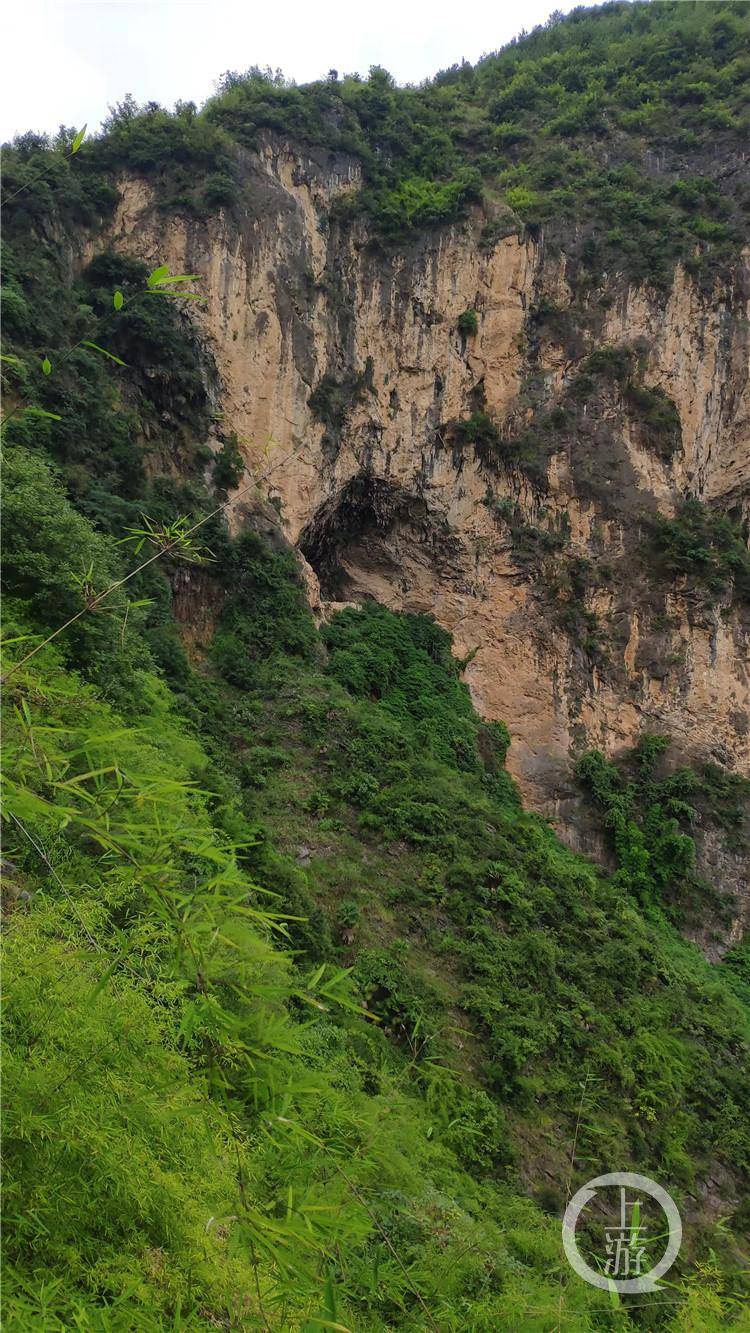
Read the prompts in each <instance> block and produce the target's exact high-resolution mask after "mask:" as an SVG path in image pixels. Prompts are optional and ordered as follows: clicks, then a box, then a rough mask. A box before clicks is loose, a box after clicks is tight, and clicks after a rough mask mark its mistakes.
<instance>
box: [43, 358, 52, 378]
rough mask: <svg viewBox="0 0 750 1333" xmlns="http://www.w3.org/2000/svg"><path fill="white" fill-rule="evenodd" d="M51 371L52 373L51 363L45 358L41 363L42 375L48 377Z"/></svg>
mask: <svg viewBox="0 0 750 1333" xmlns="http://www.w3.org/2000/svg"><path fill="white" fill-rule="evenodd" d="M51 371H52V362H51V361H50V359H49V357H48V356H45V358H44V360H43V362H42V374H43V375H49V374H50V373H51Z"/></svg>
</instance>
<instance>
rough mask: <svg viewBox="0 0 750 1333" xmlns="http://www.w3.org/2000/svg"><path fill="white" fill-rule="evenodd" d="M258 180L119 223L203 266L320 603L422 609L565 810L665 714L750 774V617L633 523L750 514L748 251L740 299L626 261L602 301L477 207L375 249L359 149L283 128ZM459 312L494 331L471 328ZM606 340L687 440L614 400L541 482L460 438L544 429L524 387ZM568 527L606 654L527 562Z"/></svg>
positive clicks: (221, 341)
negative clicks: (653, 430) (555, 318)
mask: <svg viewBox="0 0 750 1333" xmlns="http://www.w3.org/2000/svg"><path fill="white" fill-rule="evenodd" d="M246 171H247V203H246V206H245V209H244V211H243V212H242V215H241V216H237V215H232V216H229V215H224V214H219V215H218V216H215V217H214V218H212V219H210V220H208V221H196V220H195V219H189V220H188V219H186V218H183V217H180V216H167V217H165V214H164V212H163V211H160V210H158V209H157V208H156V207H155V201H154V198H153V196H152V193H151V190H150V188H149V187H147V186H146V185H145V184H144V183H143V182H142V181H139V180H126V181H124V182H123V183H122V197H121V204H120V207H119V209H118V212H117V216H116V219H115V222H114V224H113V228H112V232H111V237H110V239H111V241H112V243H113V244H114V245H115V246H116V247H119V248H122V249H123V250H126V251H128V252H129V253H131V254H134V255H137V256H138V257H140V258H143V259H145V260H147V261H148V262H152V263H153V264H154V265H155V264H157V263H168V264H169V265H170V266H171V268H172V270H173V271H174V272H195V273H199V274H200V275H201V276H202V284H201V290H202V291H203V293H204V296H205V298H206V300H205V303H203V304H201V305H199V304H198V303H192V304H191V307H190V311H189V316H190V318H193V319H194V320H195V322H196V324H197V325H198V326H199V329H200V332H201V335H202V337H203V338H204V339H205V342H206V345H207V347H208V348H209V349H210V350H211V352H212V353H213V357H214V359H215V363H216V366H217V368H218V372H219V376H220V391H219V394H218V397H219V399H220V401H219V403H218V408H219V410H220V411H221V412H222V413H223V417H222V419H221V429H222V430H223V431H224V432H227V431H229V430H234V431H236V433H237V436H238V439H239V441H240V443H241V446H242V448H243V450H244V453H245V455H246V458H247V462H248V467H249V469H250V474H251V475H256V476H259V477H262V480H261V481H260V483H259V485H260V490H261V492H262V493H263V495H264V496H265V497H266V498H268V499H270V500H271V502H272V503H273V504H275V506H276V508H277V510H278V513H279V516H280V517H279V521H280V524H281V525H282V527H283V530H284V532H285V533H286V535H287V537H288V539H289V540H290V541H291V542H292V543H294V544H295V545H296V546H297V548H298V549H299V550H300V552H301V556H302V558H303V559H304V560H305V562H306V567H307V576H308V585H309V587H310V590H311V600H313V602H314V603H315V602H319V604H320V609H321V612H322V613H323V614H325V609H326V604H327V603H330V602H331V601H335V600H357V599H360V598H364V597H376V598H377V599H379V600H381V601H383V602H385V603H387V604H388V605H389V606H391V607H393V608H394V609H402V610H407V611H428V612H431V613H432V614H433V615H434V616H435V618H436V619H437V620H438V621H439V622H440V624H442V625H444V626H445V627H446V628H447V629H448V630H450V631H451V633H452V634H453V636H454V639H455V645H456V651H457V653H458V654H460V655H462V656H463V655H468V654H469V653H470V652H471V651H472V650H476V653H475V655H474V656H473V659H472V660H471V662H470V664H469V665H468V667H467V669H466V680H467V681H468V683H469V685H470V688H471V690H472V693H473V696H474V699H475V702H476V705H477V707H478V709H479V710H480V711H481V712H482V713H483V714H485V715H486V716H488V717H499V718H503V719H504V720H505V721H506V722H507V724H508V726H509V728H510V732H511V737H512V745H511V750H510V755H509V765H510V767H511V769H512V771H513V773H514V775H515V776H516V778H517V779H518V781H519V782H520V784H521V787H522V789H523V791H524V793H525V795H526V797H527V799H529V800H530V801H531V803H532V804H534V805H535V806H536V807H537V808H540V809H543V810H545V811H547V812H549V813H552V814H557V815H558V816H559V817H560V818H561V819H562V821H563V823H564V822H565V816H566V809H567V802H568V801H569V800H570V799H572V788H571V786H570V782H569V778H568V776H567V775H568V773H569V759H570V754H571V752H574V751H576V750H577V749H579V748H581V747H582V746H583V745H585V744H588V745H591V744H594V745H597V746H600V747H602V748H603V749H605V750H606V751H609V752H612V751H617V750H618V749H619V748H621V747H624V746H627V745H630V744H632V743H633V742H634V740H635V739H636V738H637V737H638V735H639V734H640V732H641V731H642V730H644V729H652V730H653V729H659V728H663V729H667V730H669V731H670V732H671V733H672V734H673V735H674V736H675V737H676V738H677V740H678V742H680V743H681V744H682V746H683V747H684V749H685V750H686V752H689V753H693V752H698V753H701V754H703V755H705V756H713V757H714V758H716V759H719V760H720V761H722V762H724V763H728V764H729V765H730V766H732V767H736V768H737V769H738V770H740V771H744V772H748V771H750V725H749V722H750V669H749V668H750V655H749V654H748V644H749V643H750V639H749V637H748V622H747V619H746V618H743V615H742V614H741V612H740V610H739V609H738V608H737V607H736V606H731V605H729V603H728V597H725V598H724V601H723V602H721V601H720V602H719V604H718V605H712V606H708V605H705V604H704V603H702V602H701V601H700V599H699V598H696V596H695V595H694V594H693V593H690V592H689V591H688V590H686V589H681V588H680V586H676V585H672V586H669V587H667V588H664V589H663V590H662V592H660V593H659V595H658V596H656V595H655V594H654V591H653V587H652V585H650V584H649V581H648V580H649V573H648V557H647V555H644V554H643V547H642V543H641V545H639V544H638V538H637V528H638V523H639V521H640V518H641V516H642V515H643V514H648V513H651V514H653V513H655V512H661V513H663V514H671V513H672V512H673V511H674V508H675V504H676V502H677V500H678V498H679V496H680V495H681V494H683V493H684V492H686V491H690V492H692V493H694V494H696V495H697V496H699V497H700V498H703V499H705V500H707V501H711V502H715V503H719V504H720V505H721V506H723V507H724V508H727V509H730V508H731V509H732V510H733V511H738V509H739V508H741V506H742V505H743V504H747V497H748V488H749V486H750V389H749V387H748V383H749V376H748V362H749V357H748V328H749V325H748V319H747V316H748V292H749V291H750V270H749V268H748V263H747V257H746V260H745V263H744V265H740V266H739V267H738V270H737V272H736V275H735V278H734V282H733V285H732V287H731V289H729V290H728V291H725V292H721V293H719V292H718V291H717V292H715V293H713V294H710V295H706V294H702V293H701V292H700V291H699V290H698V289H697V288H696V286H695V285H694V284H693V282H692V281H691V279H690V278H689V277H688V276H687V274H686V273H685V272H683V271H682V270H679V269H678V271H677V272H676V274H675V277H674V282H673V285H672V288H671V291H669V292H668V293H666V294H664V293H661V294H657V293H652V292H648V291H646V290H643V289H638V288H632V287H629V286H628V285H627V283H626V282H624V281H623V279H622V278H621V277H620V276H619V275H617V274H611V275H609V277H608V278H607V277H605V279H604V280H603V281H602V283H601V285H599V286H598V287H597V288H596V289H594V288H591V289H590V290H588V292H586V291H582V290H581V289H579V288H577V285H576V275H575V274H574V273H572V272H570V271H569V268H570V266H569V265H568V264H567V262H566V257H565V255H564V254H562V253H557V254H552V253H548V252H547V250H546V247H545V244H544V242H543V240H539V241H533V240H530V239H527V240H522V239H519V237H518V235H517V234H512V235H508V236H506V237H504V238H503V239H500V240H499V241H497V242H496V243H494V244H487V245H483V244H482V241H481V234H482V227H483V224H484V223H485V222H486V218H484V217H482V216H480V215H479V213H477V215H476V216H475V217H473V218H472V219H470V220H469V221H468V222H467V223H466V224H463V225H461V226H457V227H453V228H450V229H445V230H442V231H438V232H434V233H432V234H430V235H426V236H422V237H420V238H418V239H415V240H414V241H413V242H411V243H409V244H408V245H401V246H399V247H396V248H394V249H389V250H384V249H383V248H382V247H380V246H378V245H376V244H374V243H373V242H372V240H371V238H370V237H368V235H367V233H366V231H365V229H364V227H363V225H362V224H355V225H352V224H349V225H347V226H343V225H340V224H339V223H338V222H337V221H336V220H335V214H336V203H335V201H336V200H337V199H340V197H341V196H342V195H345V194H346V192H347V191H349V190H351V189H353V188H355V187H356V185H357V184H358V180H359V169H358V166H357V164H356V162H354V161H353V160H350V159H348V158H344V157H336V156H324V155H321V156H319V157H314V156H306V155H304V154H302V153H301V152H299V151H298V150H294V149H292V148H290V147H289V146H288V145H285V144H282V143H278V142H275V141H272V140H271V139H269V140H268V141H267V142H266V144H265V146H264V148H263V149H262V151H261V152H260V153H259V154H258V155H257V156H250V155H249V156H248V158H247V162H246ZM332 205H334V208H333V215H332V214H331V206H332ZM496 230H497V229H496ZM485 234H486V232H485ZM97 244H99V242H97ZM542 301H544V302H546V303H547V306H548V308H553V309H555V310H556V311H558V312H561V315H563V316H564V314H565V312H566V310H569V309H572V306H573V304H574V303H575V306H576V312H577V323H576V327H577V330H578V332H577V335H576V338H575V339H573V340H571V339H570V338H569V337H566V336H564V335H563V334H560V335H559V336H558V335H557V334H556V332H555V325H554V322H553V323H552V325H551V326H550V327H549V328H546V329H544V330H543V331H542V333H541V334H538V333H537V334H534V332H533V330H534V323H533V312H534V311H535V310H538V309H539V308H540V302H542ZM467 309H472V310H475V311H476V312H477V318H478V331H477V333H476V335H475V336H469V337H463V336H462V335H461V333H460V332H459V331H458V327H457V321H458V318H459V316H460V315H461V313H462V312H463V311H466V310H467ZM602 343H609V344H628V345H632V346H636V345H637V346H638V348H639V354H640V356H641V359H642V363H643V364H644V365H645V370H644V374H643V382H644V384H645V385H646V386H652V387H653V386H659V387H660V388H662V389H663V390H664V391H665V393H666V394H667V395H668V396H669V398H671V400H672V402H673V403H674V405H675V407H676V409H677V412H678V414H679V424H680V427H681V443H680V444H679V446H678V447H677V449H676V450H675V451H673V452H672V453H671V454H669V455H668V454H665V452H664V451H660V450H659V449H658V448H655V447H654V446H653V442H651V443H649V442H648V440H644V436H643V432H642V431H639V429H638V428H637V423H634V422H633V420H632V419H630V418H629V417H628V416H627V414H623V412H622V411H621V410H620V408H619V407H618V405H617V403H616V402H615V401H614V400H612V399H611V397H610V399H607V398H606V395H605V398H603V399H600V400H599V401H598V402H596V403H594V404H592V405H590V406H589V407H585V408H584V409H583V414H584V416H583V418H582V420H583V421H584V425H585V429H586V432H587V434H586V439H585V441H584V439H583V434H581V435H580V437H574V438H573V439H569V440H568V441H567V442H566V443H565V444H564V445H559V446H554V442H553V447H551V449H550V450H549V451H548V456H547V457H546V459H545V464H544V467H545V473H546V479H545V480H544V484H541V485H540V484H539V479H538V477H537V478H536V479H535V478H534V477H531V479H530V477H529V473H528V469H526V470H524V468H523V467H522V466H518V465H516V464H514V463H513V461H512V459H511V461H510V462H508V463H507V464H505V465H503V464H498V465H496V466H493V465H492V464H491V462H489V463H488V460H487V458H486V457H484V458H483V459H482V458H481V457H480V456H479V454H478V452H476V451H475V450H474V449H472V448H467V447H463V448H458V447H456V443H455V437H454V435H452V433H451V423H455V422H457V421H460V420H461V419H465V418H466V417H467V416H469V415H470V414H471V413H472V411H474V410H476V409H477V408H481V410H482V412H485V413H487V414H488V415H490V416H492V417H493V418H494V420H495V422H497V423H498V428H499V431H500V434H501V436H503V435H504V436H507V437H508V438H510V437H511V436H512V435H513V433H514V432H516V433H517V432H518V431H519V430H520V429H522V428H523V427H524V425H525V424H526V425H528V422H529V421H531V420H532V419H533V411H532V407H531V406H530V399H529V383H533V385H534V386H535V392H536V394H537V397H539V395H541V397H542V399H543V400H544V401H547V402H553V401H555V400H556V399H559V398H560V397H561V395H562V396H564V394H565V393H566V391H567V388H568V387H569V386H570V384H571V383H572V381H573V379H574V377H575V375H576V374H577V373H578V371H579V369H580V365H581V363H582V362H583V360H584V359H585V357H586V355H587V354H588V353H589V352H590V351H591V350H592V349H593V348H594V347H596V346H598V345H601V344H602ZM316 391H317V392H316ZM311 398H312V406H311V402H310V400H311ZM584 419H585V420H584ZM244 502H245V497H241V499H240V501H238V509H237V513H236V514H235V521H236V522H240V521H241V509H242V504H243V503H244ZM563 516H564V517H563ZM560 524H564V527H565V532H566V534H567V535H566V544H565V547H564V550H563V549H562V548H559V549H560V555H559V559H560V561H561V562H566V561H567V562H570V560H571V559H574V558H575V557H578V556H585V557H587V558H590V559H592V560H594V561H596V562H598V563H599V564H604V563H605V562H606V564H607V566H608V569H609V575H608V578H607V579H606V580H599V581H598V582H597V583H595V584H594V586H592V587H590V588H587V589H585V590H584V592H583V593H582V594H581V595H582V598H583V600H584V602H585V605H586V608H587V610H588V612H589V613H590V614H591V615H592V616H595V617H596V622H597V624H598V626H599V629H600V633H601V636H602V638H603V640H604V642H605V643H606V654H604V655H601V654H600V655H598V656H597V655H596V654H595V655H593V656H592V654H591V653H590V652H587V651H586V649H585V647H584V648H582V647H581V645H580V643H577V642H576V641H575V638H574V637H571V633H570V630H569V627H568V628H566V627H565V622H564V619H561V618H560V617H559V616H556V615H555V613H554V606H553V602H552V601H551V600H550V597H549V595H548V593H549V588H548V587H547V586H545V585H546V583H548V582H549V579H548V576H546V575H545V576H543V577H541V578H540V577H539V573H538V571H537V574H536V575H535V574H534V572H533V570H532V568H531V565H528V564H527V565H526V566H525V565H524V561H523V559H522V558H519V551H518V535H519V532H521V534H522V535H523V534H524V533H526V534H528V533H529V531H530V530H532V529H533V530H534V531H535V532H536V533H537V534H538V533H539V532H540V531H541V532H548V533H549V532H552V531H556V530H559V528H560ZM556 525H557V527H556ZM553 566H554V559H553ZM546 568H547V569H549V565H547V566H546ZM649 589H650V591H649Z"/></svg>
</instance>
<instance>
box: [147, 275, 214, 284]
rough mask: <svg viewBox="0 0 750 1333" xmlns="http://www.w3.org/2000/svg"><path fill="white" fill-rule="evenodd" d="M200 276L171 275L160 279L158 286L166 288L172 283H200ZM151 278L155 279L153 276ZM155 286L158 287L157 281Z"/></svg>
mask: <svg viewBox="0 0 750 1333" xmlns="http://www.w3.org/2000/svg"><path fill="white" fill-rule="evenodd" d="M200 276H201V275H200V273H180V274H177V275H174V274H169V275H168V276H167V277H166V278H159V279H158V285H159V286H160V287H166V286H167V283H170V282H200ZM151 277H152V278H153V274H152V275H151ZM150 282H151V278H149V283H150ZM154 286H156V281H155V282H154Z"/></svg>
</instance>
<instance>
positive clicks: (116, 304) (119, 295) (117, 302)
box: [112, 291, 123, 310]
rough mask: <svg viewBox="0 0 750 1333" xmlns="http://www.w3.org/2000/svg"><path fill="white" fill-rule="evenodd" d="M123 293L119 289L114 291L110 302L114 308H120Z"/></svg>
mask: <svg viewBox="0 0 750 1333" xmlns="http://www.w3.org/2000/svg"><path fill="white" fill-rule="evenodd" d="M122 302H123V295H122V292H121V291H116V292H115V294H114V296H113V297H112V304H113V306H114V308H115V310H122Z"/></svg>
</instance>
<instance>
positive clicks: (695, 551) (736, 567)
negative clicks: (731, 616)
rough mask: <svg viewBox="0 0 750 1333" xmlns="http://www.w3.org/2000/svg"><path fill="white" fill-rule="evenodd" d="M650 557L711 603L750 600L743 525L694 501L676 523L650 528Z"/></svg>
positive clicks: (668, 521) (665, 521)
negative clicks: (727, 599)
mask: <svg viewBox="0 0 750 1333" xmlns="http://www.w3.org/2000/svg"><path fill="white" fill-rule="evenodd" d="M649 546H650V551H649V554H650V556H651V557H652V558H653V559H655V560H656V561H657V562H658V565H659V567H660V568H661V569H662V570H663V571H664V572H665V573H667V574H669V575H671V576H672V577H680V578H683V579H684V580H685V582H686V583H687V585H688V586H689V587H690V586H692V587H693V588H695V589H696V591H698V592H699V593H702V594H703V595H704V596H705V597H707V598H709V599H710V600H714V599H715V598H717V597H720V596H722V595H726V593H727V592H729V593H731V594H732V596H733V597H735V598H737V599H738V600H743V601H748V600H750V553H749V552H748V549H747V545H746V543H745V541H743V538H742V532H741V529H740V526H739V524H737V523H734V522H732V519H731V518H728V517H726V516H725V515H724V514H719V513H716V512H715V511H713V510H711V509H710V508H709V507H708V506H707V505H704V504H701V502H700V501H699V500H696V499H695V498H694V497H692V496H689V497H688V498H687V499H686V500H685V501H684V502H683V504H682V506H681V508H680V510H679V512H678V513H677V515H676V517H675V518H673V519H667V518H658V519H654V520H653V521H652V523H651V524H650V539H649Z"/></svg>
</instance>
